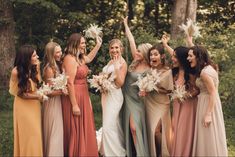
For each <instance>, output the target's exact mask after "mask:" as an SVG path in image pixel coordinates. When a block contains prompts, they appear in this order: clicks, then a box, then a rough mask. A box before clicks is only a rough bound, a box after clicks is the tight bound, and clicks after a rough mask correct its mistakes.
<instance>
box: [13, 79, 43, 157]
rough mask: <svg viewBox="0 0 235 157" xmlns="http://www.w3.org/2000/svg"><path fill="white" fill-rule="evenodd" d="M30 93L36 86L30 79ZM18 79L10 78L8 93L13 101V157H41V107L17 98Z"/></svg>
mask: <svg viewBox="0 0 235 157" xmlns="http://www.w3.org/2000/svg"><path fill="white" fill-rule="evenodd" d="M29 81H30V85H31V91H32V92H34V91H35V90H36V84H35V83H34V82H33V81H32V80H31V79H30V80H29ZM18 90H19V89H18V78H17V77H16V78H15V77H14V76H11V79H10V89H9V92H10V94H12V95H13V96H15V99H14V105H13V106H14V107H13V118H14V156H37V157H39V156H43V150H42V127H41V105H40V102H39V101H38V100H32V99H31V100H30V99H22V98H20V97H18V96H17V93H18Z"/></svg>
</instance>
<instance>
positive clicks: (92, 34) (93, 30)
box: [85, 24, 102, 39]
mask: <svg viewBox="0 0 235 157" xmlns="http://www.w3.org/2000/svg"><path fill="white" fill-rule="evenodd" d="M97 36H100V37H101V36H102V28H101V27H98V26H97V25H95V24H91V25H90V27H89V28H87V29H86V30H85V37H87V38H92V39H95V38H96V37H97Z"/></svg>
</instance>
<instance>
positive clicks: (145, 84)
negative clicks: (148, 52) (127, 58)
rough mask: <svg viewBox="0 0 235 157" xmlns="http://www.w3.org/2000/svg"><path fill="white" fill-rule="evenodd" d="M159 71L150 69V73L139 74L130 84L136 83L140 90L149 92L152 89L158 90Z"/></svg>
mask: <svg viewBox="0 0 235 157" xmlns="http://www.w3.org/2000/svg"><path fill="white" fill-rule="evenodd" d="M160 74H161V73H160V72H158V71H157V70H156V69H151V71H150V73H147V74H146V75H145V76H142V75H139V76H138V80H137V81H136V82H134V83H133V84H132V85H137V86H138V87H139V89H140V91H145V92H151V91H153V90H156V91H158V87H157V84H158V83H159V82H160V80H161V78H160Z"/></svg>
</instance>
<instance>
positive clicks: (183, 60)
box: [172, 46, 194, 89]
mask: <svg viewBox="0 0 235 157" xmlns="http://www.w3.org/2000/svg"><path fill="white" fill-rule="evenodd" d="M189 50H190V49H189V48H187V47H184V46H179V47H177V48H175V49H174V52H175V54H176V58H177V60H178V62H179V64H180V65H181V66H182V68H183V69H184V80H185V86H186V89H188V88H189V79H190V78H189V75H190V74H194V71H193V69H192V68H191V67H190V63H189V61H188V60H187V57H188V52H189ZM178 73H179V67H175V68H172V74H173V77H174V78H175V77H176V75H177V74H178Z"/></svg>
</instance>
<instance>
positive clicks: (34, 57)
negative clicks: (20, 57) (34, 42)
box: [31, 50, 39, 65]
mask: <svg viewBox="0 0 235 157" xmlns="http://www.w3.org/2000/svg"><path fill="white" fill-rule="evenodd" d="M38 58H39V57H38V55H37V53H36V51H35V50H34V51H33V54H32V56H31V64H32V65H37V64H38Z"/></svg>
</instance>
